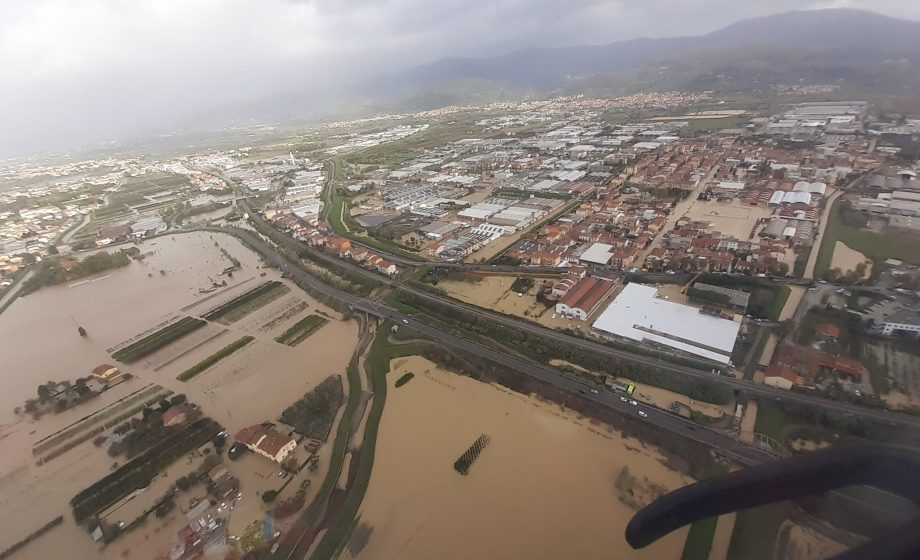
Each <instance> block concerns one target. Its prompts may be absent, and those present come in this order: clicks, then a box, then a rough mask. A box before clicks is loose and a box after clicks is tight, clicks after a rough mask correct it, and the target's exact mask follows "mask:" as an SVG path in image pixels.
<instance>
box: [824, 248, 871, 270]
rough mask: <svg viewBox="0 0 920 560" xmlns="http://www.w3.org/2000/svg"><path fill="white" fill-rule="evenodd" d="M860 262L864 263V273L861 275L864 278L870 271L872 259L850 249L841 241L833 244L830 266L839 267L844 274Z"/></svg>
mask: <svg viewBox="0 0 920 560" xmlns="http://www.w3.org/2000/svg"><path fill="white" fill-rule="evenodd" d="M860 263H866V273H865V274H864V275H863V277H864V278H865V277H867V276H868V275H869V274H871V273H872V261H871V260H869V259H867V258H866V255H864V254H862V253H860V252H859V251H856V250H854V249H850V248H849V247H848V246H847V245H846V244H844V243H843V242H842V241H838V242H837V243H835V244H834V254H833V256H832V257H831V268H839V269H840V271H841V272H842V273H844V274H846V273H847V272H849V271H851V270H856V265H858V264H860Z"/></svg>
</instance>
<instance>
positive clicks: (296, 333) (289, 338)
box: [275, 315, 329, 346]
mask: <svg viewBox="0 0 920 560" xmlns="http://www.w3.org/2000/svg"><path fill="white" fill-rule="evenodd" d="M328 322H329V320H328V319H326V318H324V317H320V316H319V315H307V316H306V317H304V318H303V319H301V320H300V321H297V322H296V323H294V325H293V326H292V327H291V328H289V329H287V330H286V331H284V332H283V333H281V335H279V336H277V337H275V340H276V341H277V342H280V343H281V344H286V345H288V346H297V345H298V344H300V343H301V342H303V341H304V340H306V338H307V337H308V336H310V335H311V334H313V333H315V332H316V331H318V330H319V329H320V328H322V326H323V325H325V324H326V323H328Z"/></svg>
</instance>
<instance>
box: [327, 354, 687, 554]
mask: <svg viewBox="0 0 920 560" xmlns="http://www.w3.org/2000/svg"><path fill="white" fill-rule="evenodd" d="M393 366H394V367H393V371H391V373H390V374H389V375H388V376H387V378H388V381H389V382H390V383H391V386H392V383H393V382H394V381H395V380H396V379H398V378H399V377H400V376H401V375H402V374H403V373H405V372H408V371H411V372H413V373H415V378H414V379H412V381H410V382H409V383H407V384H406V385H404V386H402V387H400V388H398V389H397V388H392V389H390V391H389V392H388V394H387V404H386V407H385V409H384V413H383V419H382V422H381V425H380V433H379V436H378V438H379V440H378V445H377V454H376V458H375V462H374V470H373V474H372V475H371V482H370V485H369V487H368V491H367V495H366V496H365V499H364V503H363V505H362V506H361V511H360V517H361V523H362V525H366V526H367V527H364V529H363V531H364V532H365V533H366V532H367V531H368V530H369V531H370V536H369V539H368V540H367V543H366V545H364V546H363V548H361V547H352V548H351V550H350V555H351V557H357V558H362V559H363V558H367V559H374V560H377V559H379V560H390V559H397V558H398V559H413V558H418V559H427V558H434V557H436V558H442V559H449V558H458V559H459V558H530V559H543V558H545V559H556V558H650V559H651V558H655V559H662V560H668V559H676V558H679V557H680V555H681V551H682V550H683V546H684V541H685V539H686V535H687V530H686V529H684V530H682V531H678V532H676V533H674V534H672V535H669V536H668V537H667V538H665V539H662V540H661V541H659V542H658V543H656V544H655V545H653V546H650V547H648V548H646V549H644V550H641V551H633V550H632V549H630V548H629V547H628V545H627V544H626V543H625V540H624V538H623V531H624V528H625V526H626V523H627V522H628V520H629V518H630V517H631V515H632V514H633V509H631V508H630V507H628V506H626V505H624V504H623V503H621V502H620V500H619V498H618V491H617V488H616V480H617V477H618V475H619V474H620V473H621V472H622V469H623V467H624V466H625V467H628V468H629V471H630V473H632V475H633V476H636V477H643V476H644V477H647V478H648V479H649V480H650V482H653V483H656V484H660V485H662V486H663V487H665V488H668V489H673V488H676V487H679V486H682V485H684V484H686V483H687V482H688V480H687V479H686V477H684V476H682V475H680V474H678V473H676V472H674V471H672V470H670V469H668V468H667V467H665V466H664V465H663V464H662V462H661V461H662V458H661V456H660V455H659V454H658V453H657V452H656V451H655V450H654V449H651V448H647V447H645V446H644V445H643V444H642V443H641V442H638V441H636V440H632V439H629V438H623V437H621V436H620V435H618V434H617V433H614V432H612V431H610V430H609V429H608V428H607V427H606V426H605V425H603V424H599V423H595V422H592V421H590V420H588V419H585V418H581V417H579V416H578V415H577V414H574V413H572V412H569V411H566V410H563V409H561V408H560V407H559V406H558V405H555V404H551V403H547V402H543V401H540V400H537V399H535V398H532V397H526V396H523V395H520V394H517V393H513V392H511V391H509V390H507V389H504V388H502V387H500V386H496V385H488V384H483V383H479V382H477V381H475V380H473V379H470V378H467V377H462V376H458V375H455V374H452V373H449V372H446V371H443V370H441V369H439V368H438V367H436V366H435V365H434V364H432V363H431V362H429V361H427V360H425V359H423V358H419V357H410V358H402V359H398V360H394V362H393ZM481 434H486V435H488V436H490V438H491V443H490V444H489V445H488V447H486V449H485V450H484V451H483V452H482V455H481V456H480V458H479V459H478V460H477V461H476V462H475V463H474V464H473V465H472V468H471V470H470V473H469V475H467V476H462V475H460V474H458V473H457V472H456V471H455V470H454V469H453V467H452V465H453V463H454V461H455V460H456V459H457V458H458V457H459V456H460V454H462V453H463V452H464V451H465V450H466V449H467V448H468V447H469V446H470V444H471V443H472V442H473V441H474V440H475V439H476V438H478V437H479V436H480V435H481ZM355 548H358V549H359V550H356V549H355ZM344 557H348V553H346V555H345V556H344Z"/></svg>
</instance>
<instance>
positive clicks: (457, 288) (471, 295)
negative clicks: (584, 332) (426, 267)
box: [438, 274, 590, 328]
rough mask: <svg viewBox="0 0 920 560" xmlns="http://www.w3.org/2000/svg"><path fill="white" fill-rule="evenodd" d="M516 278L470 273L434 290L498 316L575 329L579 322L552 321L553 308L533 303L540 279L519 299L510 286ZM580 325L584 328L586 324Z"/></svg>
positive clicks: (442, 281) (444, 281) (556, 319)
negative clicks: (496, 313) (499, 314)
mask: <svg viewBox="0 0 920 560" xmlns="http://www.w3.org/2000/svg"><path fill="white" fill-rule="evenodd" d="M516 279H517V277H516V276H476V275H472V274H471V275H468V277H467V278H464V279H463V280H441V281H440V282H438V288H441V289H443V290H444V291H445V292H447V295H449V296H450V297H452V298H455V299H459V300H460V301H465V302H467V303H471V304H473V305H477V306H479V307H484V308H486V309H493V310H495V311H498V312H499V313H506V314H508V315H517V316H518V317H524V318H525V319H529V320H531V321H534V322H537V323H540V324H541V325H544V326H547V327H553V328H564V327H566V326H572V327H577V326H579V325H580V324H581V323H582V322H581V321H570V320H567V319H565V318H563V317H561V316H557V317H556V318H555V319H554V318H553V315H555V311H554V308H553V307H547V306H545V305H543V304H542V303H540V302H539V301H537V299H536V297H535V294H536V293H537V290H538V289H539V288H540V285H541V284H542V283H543V281H544V279H543V278H535V279H534V286H533V287H532V288H531V289H530V290H528V291H527V293H525V294H524V295H520V296H519V295H518V294H517V292H514V291H512V290H511V284H513V283H514V281H515V280H516ZM588 323H590V322H588ZM582 326H585V327H586V325H582ZM586 328H587V327H586Z"/></svg>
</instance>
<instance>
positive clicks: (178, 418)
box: [163, 404, 189, 426]
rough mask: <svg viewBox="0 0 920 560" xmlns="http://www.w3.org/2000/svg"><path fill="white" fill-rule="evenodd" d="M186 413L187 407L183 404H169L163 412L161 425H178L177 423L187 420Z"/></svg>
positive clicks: (187, 411)
mask: <svg viewBox="0 0 920 560" xmlns="http://www.w3.org/2000/svg"><path fill="white" fill-rule="evenodd" d="M188 413H189V408H188V407H187V406H185V405H184V404H177V405H174V406H171V407H169V408H168V409H167V410H166V412H164V413H163V425H164V426H178V425H179V424H184V423H185V421H186V420H188Z"/></svg>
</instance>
